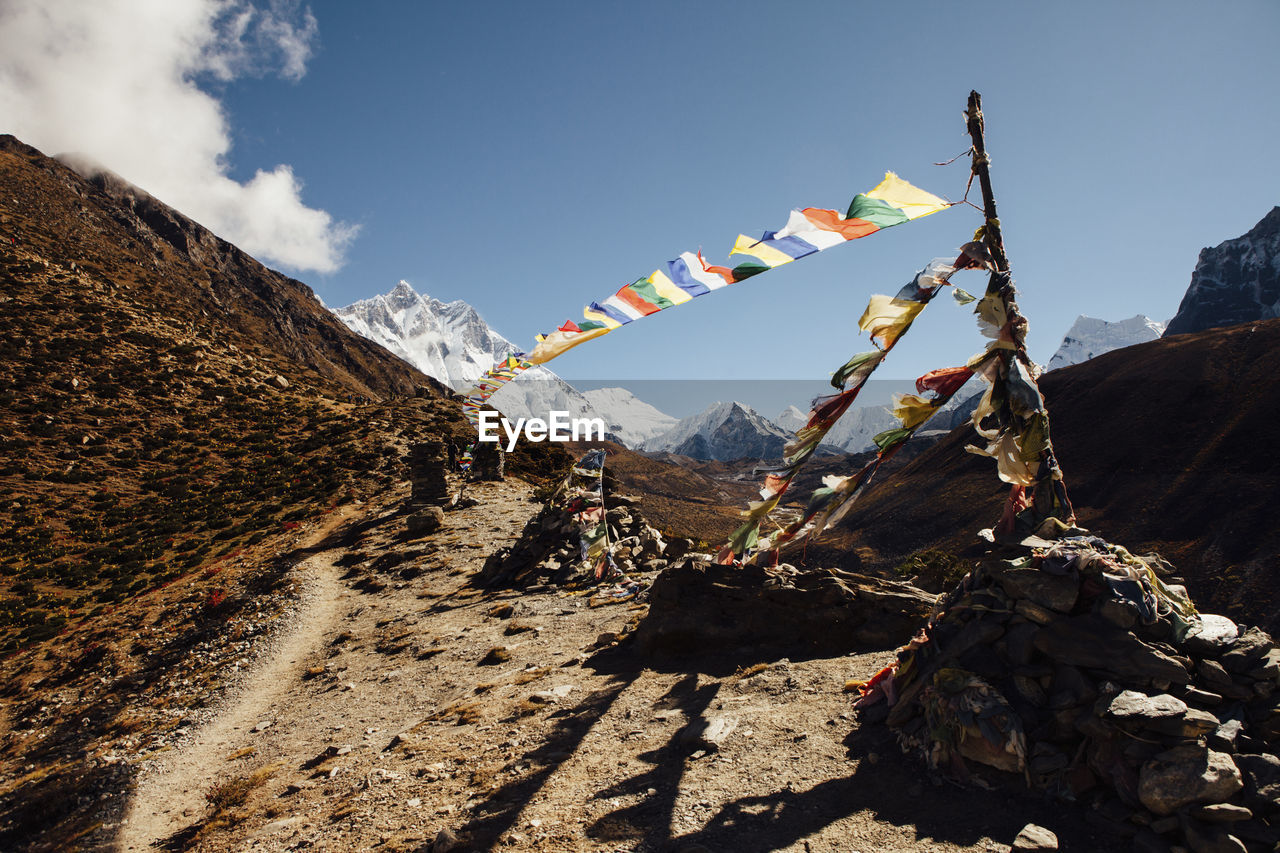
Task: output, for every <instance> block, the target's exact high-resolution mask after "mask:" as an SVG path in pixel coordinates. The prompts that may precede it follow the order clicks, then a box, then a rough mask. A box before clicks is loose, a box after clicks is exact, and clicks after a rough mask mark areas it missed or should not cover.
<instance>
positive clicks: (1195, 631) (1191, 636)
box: [1182, 613, 1240, 656]
mask: <svg viewBox="0 0 1280 853" xmlns="http://www.w3.org/2000/svg"><path fill="white" fill-rule="evenodd" d="M1239 636H1240V629H1239V628H1238V627H1236V623H1235V622H1232V621H1231V620H1230V619H1228V618H1227V617H1225V616H1218V615H1217V614H1215V613H1202V614H1200V619H1199V621H1198V622H1196V624H1194V625H1192V626H1191V629H1190V630H1189V631H1187V636H1186V639H1184V640H1183V641H1182V645H1183V647H1184V648H1186V650H1187V651H1189V652H1191V653H1193V654H1196V655H1212V656H1216V655H1217V654H1219V653H1221V652H1224V651H1226V650H1227V649H1228V648H1230V647H1231V646H1232V645H1233V644H1234V643H1235V642H1236V640H1237V639H1238V638H1239Z"/></svg>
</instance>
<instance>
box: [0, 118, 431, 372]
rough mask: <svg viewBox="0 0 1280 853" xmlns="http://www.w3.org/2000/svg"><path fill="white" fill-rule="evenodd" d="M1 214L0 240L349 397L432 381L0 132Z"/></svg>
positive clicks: (137, 197)
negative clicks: (292, 365)
mask: <svg viewBox="0 0 1280 853" xmlns="http://www.w3.org/2000/svg"><path fill="white" fill-rule="evenodd" d="M85 171H88V169H87V168H86V169H85ZM0 212H2V213H3V216H4V219H3V221H0V237H2V238H3V240H4V242H6V243H8V242H10V239H11V238H12V240H14V241H16V244H17V245H18V246H23V247H26V248H28V249H30V250H31V251H33V252H34V253H36V254H38V255H40V256H42V257H45V258H51V259H60V260H63V261H66V262H75V263H76V264H77V265H78V267H79V268H81V269H83V270H85V271H87V272H89V273H94V272H97V273H100V274H102V275H103V276H104V277H105V278H107V279H109V280H111V281H112V282H113V283H114V284H116V285H117V286H119V287H125V288H129V289H130V290H131V291H132V293H131V297H132V299H133V300H135V301H136V302H138V303H141V304H142V305H145V306H146V307H147V308H149V309H151V310H153V311H155V312H159V313H163V314H166V315H169V316H170V317H172V319H174V320H180V321H183V322H186V323H189V324H191V325H192V327H193V328H214V329H218V330H220V331H222V332H224V333H230V334H233V335H235V334H236V333H239V334H238V336H240V337H242V339H244V340H248V341H252V342H253V343H255V344H257V345H259V346H262V347H265V348H267V349H269V350H271V351H272V352H273V353H276V354H279V355H282V356H286V357H288V358H290V359H292V360H294V361H296V362H298V363H300V364H305V365H307V366H308V367H309V368H311V369H312V370H314V371H315V372H316V373H317V374H318V375H320V376H323V377H325V378H326V379H329V380H331V381H335V382H337V383H338V384H340V385H342V386H344V387H346V388H348V389H349V390H351V391H353V392H356V393H361V394H366V395H370V396H375V397H384V396H388V395H392V394H408V395H411V394H413V393H414V389H415V387H416V386H418V385H429V384H433V383H432V380H429V379H428V378H427V377H426V376H424V375H423V374H422V373H420V372H419V371H418V370H417V369H416V368H414V367H412V366H410V365H409V364H407V363H406V362H403V361H401V360H400V359H398V358H395V357H394V356H390V354H389V353H388V352H386V351H385V350H383V349H382V348H381V347H379V346H378V345H377V344H374V343H373V342H371V341H368V340H366V339H365V338H362V337H360V336H359V335H357V334H355V333H354V332H352V331H351V330H349V329H348V328H347V327H346V326H345V325H343V323H342V322H341V321H340V320H338V318H337V317H335V316H333V315H332V314H331V313H330V312H329V311H327V310H325V308H324V306H322V305H321V304H320V303H319V301H318V300H317V299H316V298H315V294H314V293H312V291H311V288H309V287H307V286H306V285H305V284H303V283H302V282H300V281H297V280H295V279H292V278H289V277H288V276H285V275H282V274H281V273H278V272H276V271H275V270H271V269H267V268H266V267H265V266H263V265H262V264H260V263H258V262H257V261H256V260H254V259H253V258H251V257H249V256H248V255H247V254H245V253H244V252H242V251H240V250H239V249H238V248H236V247H235V246H233V245H231V244H230V243H228V242H227V241H225V240H222V239H220V238H219V237H217V236H216V235H215V234H213V233H212V232H211V231H209V230H208V229H207V228H205V227H203V226H201V225H200V224H198V223H196V222H194V221H192V220H191V219H189V218H187V217H186V216H184V215H183V214H181V213H179V212H178V211H176V210H174V209H173V208H171V207H169V206H168V205H166V204H164V203H163V202H161V201H159V200H158V199H156V198H153V197H152V196H150V195H148V194H147V193H146V192H144V191H143V190H141V189H139V188H138V187H135V186H133V185H131V184H129V183H128V182H126V181H124V180H121V179H120V178H119V177H117V176H115V175H112V174H110V173H105V172H98V173H96V174H93V175H92V177H88V178H86V177H84V176H82V175H81V174H79V173H78V172H76V171H73V170H72V169H70V168H68V167H67V166H66V165H64V164H63V163H61V162H59V161H58V160H55V159H53V158H51V157H46V156H45V155H44V154H42V153H41V152H39V151H37V150H36V149H35V148H32V147H31V146H29V145H26V144H24V143H22V142H20V141H19V140H17V139H15V138H14V137H12V136H8V135H0ZM11 245H13V244H11ZM389 356H390V357H389Z"/></svg>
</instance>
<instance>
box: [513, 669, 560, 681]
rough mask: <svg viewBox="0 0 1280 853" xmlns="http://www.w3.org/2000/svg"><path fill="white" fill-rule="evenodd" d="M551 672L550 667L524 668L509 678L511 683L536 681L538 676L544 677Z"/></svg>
mask: <svg viewBox="0 0 1280 853" xmlns="http://www.w3.org/2000/svg"><path fill="white" fill-rule="evenodd" d="M550 672H551V667H549V666H544V667H541V668H540V669H526V670H525V671H524V672H522V673H520V674H519V675H517V676H516V677H515V678H513V679H512V680H511V683H512V684H528V683H529V682H531V681H537V680H538V679H539V678H545V677H546V676H547V675H548V674H549V673H550Z"/></svg>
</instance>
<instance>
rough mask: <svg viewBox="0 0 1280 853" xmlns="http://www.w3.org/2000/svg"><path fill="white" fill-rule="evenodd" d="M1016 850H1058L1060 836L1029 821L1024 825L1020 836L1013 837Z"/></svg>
mask: <svg viewBox="0 0 1280 853" xmlns="http://www.w3.org/2000/svg"><path fill="white" fill-rule="evenodd" d="M1013 849H1014V850H1057V849H1058V836H1056V835H1054V834H1053V833H1052V832H1050V831H1049V830H1047V829H1045V828H1044V827H1043V826H1036V825H1035V824H1034V823H1029V824H1027V825H1026V826H1024V827H1022V831H1021V832H1019V833H1018V837H1017V838H1015V839H1013Z"/></svg>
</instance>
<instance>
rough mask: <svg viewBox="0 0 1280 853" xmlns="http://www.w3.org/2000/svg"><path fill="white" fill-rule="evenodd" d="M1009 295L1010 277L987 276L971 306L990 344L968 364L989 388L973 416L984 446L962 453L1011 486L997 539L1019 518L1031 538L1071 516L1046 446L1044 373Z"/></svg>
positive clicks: (1011, 292) (1050, 450)
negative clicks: (986, 462) (982, 460)
mask: <svg viewBox="0 0 1280 853" xmlns="http://www.w3.org/2000/svg"><path fill="white" fill-rule="evenodd" d="M1013 295H1014V289H1013V283H1012V280H1011V279H1010V278H1009V274H1008V273H997V274H994V275H992V278H991V282H990V283H989V284H988V286H987V292H986V294H985V295H984V296H983V297H982V299H980V300H979V301H978V304H977V307H976V308H975V309H974V313H975V314H977V315H978V328H979V329H980V330H981V332H982V334H983V335H985V336H986V337H988V338H991V342H990V343H989V344H987V349H986V351H985V352H983V353H979V354H978V355H976V356H974V357H973V358H972V359H970V361H969V364H970V366H971V367H973V368H974V369H975V372H976V373H977V374H978V375H979V376H981V377H982V379H983V380H984V381H985V382H986V383H987V385H988V388H987V391H986V393H985V394H983V396H982V400H981V402H979V403H978V407H977V409H975V410H974V412H973V427H974V429H975V430H977V432H978V434H979V435H980V436H982V438H984V439H985V440H986V442H987V443H986V446H985V447H974V446H967V447H966V448H965V449H966V450H968V451H970V452H971V453H977V454H979V455H981V456H990V457H991V458H993V459H995V460H996V470H997V472H998V474H999V476H1000V479H1001V480H1003V481H1004V482H1006V483H1009V484H1010V494H1009V500H1008V501H1007V502H1006V504H1005V512H1004V516H1003V517H1002V518H1001V519H1000V523H999V524H998V525H997V533H998V534H999V535H1010V534H1012V533H1013V532H1014V530H1015V528H1016V527H1017V526H1018V524H1019V521H1021V522H1022V526H1023V527H1024V528H1025V530H1023V532H1024V533H1030V532H1032V531H1033V530H1034V529H1035V528H1036V527H1037V526H1038V524H1039V523H1040V522H1042V521H1044V520H1045V519H1048V518H1051V517H1056V518H1059V519H1061V520H1063V521H1065V522H1066V523H1068V524H1069V523H1071V522H1072V521H1074V519H1075V513H1074V511H1073V510H1072V508H1071V502H1070V500H1069V499H1068V498H1067V490H1066V487H1065V486H1064V485H1063V482H1062V470H1061V469H1060V468H1059V467H1058V461H1057V458H1056V456H1055V455H1054V452H1053V445H1052V444H1051V443H1050V441H1049V413H1048V410H1047V409H1045V405H1044V397H1042V396H1041V394H1040V389H1039V388H1038V387H1037V386H1036V380H1037V379H1038V378H1039V376H1040V373H1041V370H1040V367H1039V366H1038V365H1037V364H1036V363H1035V362H1033V361H1032V360H1031V359H1030V358H1029V357H1028V356H1027V353H1026V348H1025V345H1024V341H1025V340H1026V334H1027V321H1026V319H1025V318H1024V317H1022V316H1021V315H1020V314H1019V313H1018V310H1017V304H1016V303H1015V302H1014V301H1013Z"/></svg>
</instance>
